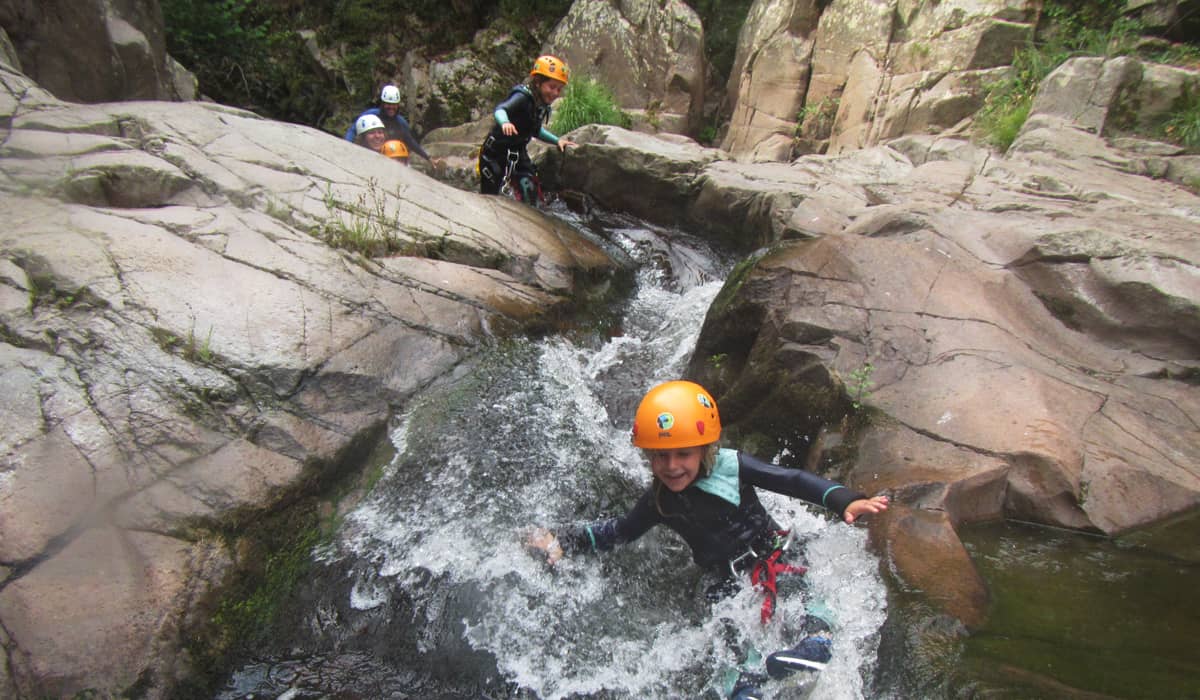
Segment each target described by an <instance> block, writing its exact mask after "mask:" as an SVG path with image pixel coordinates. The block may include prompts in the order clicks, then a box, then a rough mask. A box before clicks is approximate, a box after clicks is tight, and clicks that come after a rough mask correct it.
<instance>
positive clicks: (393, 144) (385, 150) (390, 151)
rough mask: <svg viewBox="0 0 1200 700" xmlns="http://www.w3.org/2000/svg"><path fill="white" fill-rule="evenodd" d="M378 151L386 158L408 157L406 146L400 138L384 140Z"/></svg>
mask: <svg viewBox="0 0 1200 700" xmlns="http://www.w3.org/2000/svg"><path fill="white" fill-rule="evenodd" d="M379 152H380V153H382V154H383V155H385V156H387V157H388V158H408V146H406V145H404V142H403V141H401V140H400V139H392V140H391V141H384V142H383V146H382V147H381V148H380V149H379Z"/></svg>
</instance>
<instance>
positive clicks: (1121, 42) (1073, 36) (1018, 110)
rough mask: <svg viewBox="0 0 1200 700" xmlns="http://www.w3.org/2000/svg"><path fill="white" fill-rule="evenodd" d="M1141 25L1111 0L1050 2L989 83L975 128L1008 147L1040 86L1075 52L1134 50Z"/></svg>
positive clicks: (1116, 53) (1112, 53)
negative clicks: (1002, 72)
mask: <svg viewBox="0 0 1200 700" xmlns="http://www.w3.org/2000/svg"><path fill="white" fill-rule="evenodd" d="M1140 31H1141V26H1140V25H1139V24H1138V23H1137V22H1134V21H1131V20H1128V19H1124V18H1122V17H1120V14H1119V8H1117V7H1116V6H1115V5H1112V4H1109V3H1088V2H1071V1H1070V0H1067V1H1066V2H1058V3H1048V4H1047V5H1046V8H1045V12H1044V14H1043V16H1042V23H1041V24H1040V25H1039V27H1038V29H1037V33H1036V36H1035V37H1034V39H1033V40H1032V41H1031V42H1030V43H1029V45H1028V46H1025V47H1023V48H1020V49H1018V50H1017V51H1016V53H1015V54H1014V55H1013V62H1012V71H1011V72H1010V73H1009V76H1008V77H1007V78H1005V79H1004V80H1000V81H997V82H995V83H992V84H991V85H989V86H988V90H987V96H986V98H985V100H984V106H983V108H982V109H981V110H980V111H979V113H978V114H977V115H976V118H975V127H976V130H977V131H978V132H979V133H980V134H981V135H982V137H983V140H984V141H986V142H988V143H991V144H992V145H994V146H996V147H997V148H1000V149H1001V150H1006V149H1007V148H1008V147H1009V145H1011V144H1012V142H1013V139H1015V138H1016V136H1017V134H1018V133H1019V132H1020V130H1021V126H1022V125H1023V124H1024V123H1025V118H1026V117H1027V116H1029V109H1030V107H1032V105H1033V98H1034V96H1035V95H1036V94H1037V89H1038V86H1039V85H1040V84H1041V82H1042V80H1043V79H1045V77H1046V76H1048V75H1050V73H1051V72H1053V71H1054V69H1055V68H1058V67H1059V66H1060V65H1062V64H1063V63H1065V62H1066V61H1067V59H1070V58H1073V57H1075V56H1119V55H1127V54H1130V53H1134V52H1135V51H1136V48H1137V44H1138V40H1139V38H1140Z"/></svg>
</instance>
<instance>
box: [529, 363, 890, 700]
mask: <svg viewBox="0 0 1200 700" xmlns="http://www.w3.org/2000/svg"><path fill="white" fill-rule="evenodd" d="M720 437H721V419H720V417H719V415H718V413H717V404H716V402H715V401H714V400H713V398H712V396H711V395H710V394H709V393H708V392H707V391H706V390H705V389H704V388H703V387H701V386H700V385H699V384H694V383H692V382H687V381H672V382H666V383H664V384H660V385H658V386H656V387H654V388H653V389H651V390H650V391H649V392H648V393H647V394H646V396H645V397H644V398H643V399H642V402H641V404H640V405H639V406H638V409H637V413H636V415H635V417H634V422H633V444H634V445H635V446H637V447H640V448H642V450H643V451H644V452H645V454H646V456H647V458H648V459H649V461H650V470H651V472H652V473H653V480H652V482H651V485H650V488H649V489H648V490H647V491H646V492H645V493H643V494H642V496H641V497H640V498H639V499H638V501H637V502H636V503H635V504H634V505H633V508H632V509H630V510H629V512H627V513H626V514H625V515H623V516H620V517H616V518H609V519H607V520H602V521H599V522H595V523H592V524H590V525H586V526H581V527H568V528H563V529H561V531H560V532H558V533H557V536H556V535H555V534H554V533H552V532H550V531H549V530H546V529H544V528H537V529H535V530H534V531H533V533H532V534H531V535H530V536H529V538H528V540H527V544H528V545H529V546H530V547H531V548H533V549H535V550H538V551H539V552H541V553H544V554H545V556H546V559H547V560H548V561H549V562H550V563H551V564H553V563H555V562H557V561H558V560H559V559H561V558H562V557H563V556H564V555H566V554H573V553H576V552H601V551H607V550H610V549H612V548H613V546H614V545H617V544H624V543H627V542H632V541H633V540H636V539H637V538H639V537H641V536H642V535H644V534H645V533H646V532H647V531H648V530H650V528H652V527H654V526H655V525H666V526H667V527H668V528H670V529H671V530H673V531H675V532H676V533H678V534H679V535H680V536H681V537H682V538H683V539H684V541H686V542H687V544H688V546H689V547H691V550H692V558H693V559H694V560H695V562H696V564H697V565H699V566H700V567H701V568H703V569H706V570H710V571H713V572H715V573H718V574H719V575H720V576H721V577H722V578H723V579H724V580H725V584H724V585H721V586H717V587H714V592H719V591H723V592H727V593H732V592H734V591H735V590H736V579H737V577H739V576H743V575H744V576H749V578H750V581H751V582H752V584H753V585H755V586H757V587H759V588H761V589H763V591H764V593H765V598H764V600H763V608H762V621H763V622H764V623H766V622H767V621H768V620H769V619H770V617H771V614H772V612H773V610H774V605H775V594H776V591H777V585H778V583H780V582H781V581H778V580H777V578H778V577H786V576H789V575H793V574H800V573H803V572H804V569H803V568H802V567H799V566H795V565H794V564H792V563H789V561H788V560H789V555H790V552H787V551H785V550H786V549H787V543H788V541H789V539H788V533H787V531H785V530H782V529H781V528H780V527H779V525H777V524H776V523H775V521H774V519H772V517H771V516H770V515H769V514H768V513H767V511H766V509H765V508H764V507H763V505H762V504H761V503H760V502H759V500H758V493H757V491H756V490H755V489H756V487H758V488H763V489H767V490H768V491H774V492H776V493H781V494H784V495H787V496H792V497H794V498H801V499H804V500H805V501H808V502H810V503H814V504H819V505H821V506H824V507H825V508H828V509H830V510H832V511H834V512H835V513H837V514H838V515H839V516H840V517H841V518H842V520H844V521H845V522H847V523H853V522H855V521H856V520H858V519H859V518H860V517H862V516H864V515H868V514H871V513H879V512H881V511H884V510H887V507H888V498H887V496H874V497H871V498H868V497H866V496H864V495H863V494H861V493H858V492H856V491H853V490H851V489H848V488H846V487H845V486H842V485H841V484H838V483H836V482H833V481H829V480H827V479H823V478H821V477H819V476H816V475H814V474H812V473H809V472H806V471H803V470H800V469H790V468H786V467H781V466H778V465H774V464H767V463H765V462H762V461H760V460H758V459H755V458H754V457H751V456H750V455H747V454H743V453H741V452H738V451H736V450H731V449H720V448H719V446H718V440H719V438H720ZM730 584H732V585H730ZM805 633H806V636H804V638H803V639H801V640H800V641H799V643H798V644H796V645H795V646H794V647H792V648H790V649H786V650H783V651H778V652H776V653H774V654H771V655H770V656H769V657H767V662H766V670H767V673H768V675H770V676H771V677H772V678H781V677H784V676H787V675H790V674H791V673H793V672H795V671H800V670H804V671H819V670H820V669H822V668H824V665H825V662H827V661H828V660H829V659H830V657H831V654H832V650H831V646H832V640H831V638H830V635H829V625H828V623H826V622H824V621H822V620H820V619H819V618H817V617H816V616H814V615H809V616H808V619H807V620H806V621H805ZM761 680H764V679H763V678H762V677H761V676H756V675H754V674H743V675H742V676H741V677H740V678H739V679H738V681H737V683H736V685H734V686H733V687H732V688H731V690H730V692H731V696H730V697H732V698H737V699H738V700H748V699H749V698H758V697H761V695H760V693H759V691H758V689H757V687H756V685H755V684H756V683H757V682H759V681H761Z"/></svg>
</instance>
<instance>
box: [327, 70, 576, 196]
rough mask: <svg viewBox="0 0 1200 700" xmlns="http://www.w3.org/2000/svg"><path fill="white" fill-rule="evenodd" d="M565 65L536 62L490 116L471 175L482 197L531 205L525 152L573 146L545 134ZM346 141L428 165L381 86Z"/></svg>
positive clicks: (534, 192)
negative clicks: (536, 146)
mask: <svg viewBox="0 0 1200 700" xmlns="http://www.w3.org/2000/svg"><path fill="white" fill-rule="evenodd" d="M569 74H570V71H569V69H568V68H567V64H566V63H564V62H563V61H561V60H560V59H558V58H556V57H554V56H539V57H538V59H537V60H536V61H534V62H533V69H532V70H530V71H529V79H528V80H527V81H526V82H524V83H521V84H520V85H517V86H515V87H514V88H513V89H512V91H511V92H510V93H509V95H508V98H507V99H505V100H504V101H503V102H501V103H500V104H499V105H498V106H497V107H496V110H495V111H494V112H493V113H492V118H493V119H494V121H495V124H494V125H493V126H492V130H491V132H490V133H489V134H488V136H487V138H486V139H485V140H484V142H483V145H482V146H481V147H480V149H479V160H478V163H477V171H478V173H479V191H480V192H482V193H483V194H501V193H503V194H511V195H512V196H514V197H516V198H518V199H520V200H521V201H524V202H528V203H530V204H536V203H537V202H538V201H539V200H540V199H541V186H540V184H539V183H538V179H537V168H536V167H535V166H534V164H533V161H532V160H530V158H529V152H528V151H527V150H526V149H527V147H528V145H529V142H530V141H531V140H533V139H534V138H537V139H539V140H542V141H545V142H546V143H549V144H553V145H555V146H558V148H559V149H560V150H563V151H565V150H566V148H567V147H568V146H574V145H575V142H574V141H571V140H570V139H567V138H560V137H558V136H555V135H554V134H553V133H551V132H550V130H549V129H547V128H546V123H547V122H549V120H550V105H551V103H553V102H554V101H555V100H557V99H558V98H559V96H560V95H561V94H562V90H563V88H564V87H566V85H567V81H568V80H569V78H570V75H569ZM346 140H347V141H353V142H355V143H357V144H359V145H360V146H365V147H367V148H370V149H371V150H373V151H379V152H381V153H383V154H384V155H386V156H388V157H390V158H394V159H397V160H400V161H401V162H404V163H407V162H408V158H409V154H411V153H415V154H417V155H419V156H421V157H422V158H425V159H426V160H429V161H430V162H433V161H432V159H431V158H430V157H429V154H428V153H426V152H425V149H423V148H421V144H420V143H419V142H418V141H417V139H416V137H414V136H413V133H412V129H411V128H410V127H409V125H408V121H407V120H405V119H404V117H402V116H400V89H399V88H397V87H396V86H395V85H385V86H384V88H383V90H382V91H381V92H380V95H379V106H378V107H372V108H370V109H368V110H366V111H365V112H363V113H362V114H360V115H359V116H358V118H357V119H355V120H354V124H353V125H351V127H350V128H349V129H348V130H347V131H346Z"/></svg>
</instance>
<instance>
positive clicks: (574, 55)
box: [547, 0, 706, 134]
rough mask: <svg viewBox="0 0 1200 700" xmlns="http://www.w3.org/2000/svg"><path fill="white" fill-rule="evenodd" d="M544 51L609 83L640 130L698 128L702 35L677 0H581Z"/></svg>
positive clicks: (701, 95)
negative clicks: (556, 55) (554, 54)
mask: <svg viewBox="0 0 1200 700" xmlns="http://www.w3.org/2000/svg"><path fill="white" fill-rule="evenodd" d="M547 51H550V52H551V53H556V54H558V55H559V57H560V58H562V59H563V60H564V61H566V62H567V64H568V65H569V66H570V67H571V69H572V70H573V71H574V74H575V75H576V76H584V75H589V76H591V77H592V78H595V79H597V80H599V81H600V82H601V83H602V84H604V85H605V86H607V87H608V88H609V89H611V90H612V91H613V93H614V97H616V100H617V104H618V105H620V106H621V108H623V109H625V110H627V111H629V112H630V113H631V114H632V115H633V116H634V120H635V123H636V125H637V128H639V130H646V131H652V132H657V131H665V132H667V133H675V134H691V133H695V132H696V130H698V129H699V128H700V117H701V112H702V110H703V108H704V88H705V73H706V64H705V59H704V33H703V29H702V28H701V26H700V18H699V17H698V16H697V15H696V13H695V11H693V10H692V9H691V8H690V7H688V6H687V5H686V4H684V3H683V2H682V1H681V0H578V2H575V3H573V4H572V5H571V10H570V12H569V13H567V16H566V17H565V18H563V20H562V21H561V22H559V24H558V26H557V27H555V28H554V33H553V34H552V35H551V36H550V39H549V41H548V42H547Z"/></svg>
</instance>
